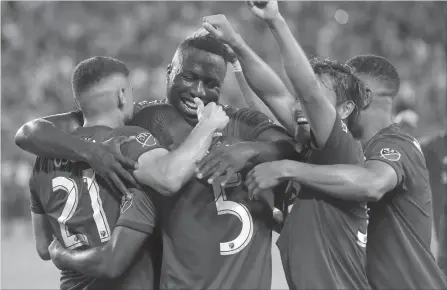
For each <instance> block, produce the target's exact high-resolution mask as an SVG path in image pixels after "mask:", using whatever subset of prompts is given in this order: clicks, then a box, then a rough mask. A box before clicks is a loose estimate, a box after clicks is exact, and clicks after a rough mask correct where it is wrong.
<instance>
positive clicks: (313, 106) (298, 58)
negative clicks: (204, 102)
mask: <svg viewBox="0 0 447 290" xmlns="http://www.w3.org/2000/svg"><path fill="white" fill-rule="evenodd" d="M248 5H249V7H250V10H251V11H252V12H253V13H254V14H255V15H256V16H258V17H259V18H261V19H263V20H264V21H265V22H266V24H267V25H268V26H269V28H270V30H271V31H272V33H273V35H274V37H275V39H276V41H277V43H278V46H279V48H280V51H281V55H282V59H283V63H284V68H285V71H286V73H287V76H288V77H289V79H290V82H291V83H292V86H293V88H294V89H295V92H296V93H297V97H298V99H299V101H300V103H301V106H302V108H303V110H304V112H305V113H306V117H307V119H308V121H309V124H310V127H311V129H312V132H313V135H314V137H315V142H316V144H315V145H316V146H317V147H318V148H322V147H324V145H325V144H326V141H327V140H328V138H329V135H330V133H331V131H332V128H333V126H334V122H335V117H336V111H335V108H334V106H332V104H331V103H330V100H329V99H328V98H327V97H326V96H325V95H324V94H323V90H322V89H321V88H320V84H319V82H318V79H317V77H316V75H315V74H314V72H313V69H312V67H311V65H310V63H309V61H308V59H307V57H306V54H305V53H304V51H303V49H302V48H301V46H300V45H299V44H298V42H297V41H296V40H295V37H294V36H293V34H292V32H291V31H290V29H289V27H288V25H287V23H286V21H285V19H284V18H283V17H282V15H281V14H280V12H279V10H278V3H277V1H274V0H269V1H268V3H267V5H266V6H265V7H264V8H259V7H257V6H255V4H254V2H253V1H248ZM236 51H237V50H236Z"/></svg>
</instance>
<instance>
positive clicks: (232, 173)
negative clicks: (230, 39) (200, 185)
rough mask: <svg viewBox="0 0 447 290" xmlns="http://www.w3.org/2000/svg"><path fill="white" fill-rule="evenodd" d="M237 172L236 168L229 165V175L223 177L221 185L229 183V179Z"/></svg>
mask: <svg viewBox="0 0 447 290" xmlns="http://www.w3.org/2000/svg"><path fill="white" fill-rule="evenodd" d="M234 174H236V170H234V169H233V168H232V167H229V168H228V169H227V175H226V176H225V177H224V178H223V180H222V182H221V183H220V185H221V186H225V185H227V183H228V181H230V179H231V177H232V176H233V175H234Z"/></svg>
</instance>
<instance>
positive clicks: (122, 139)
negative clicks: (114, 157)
mask: <svg viewBox="0 0 447 290" xmlns="http://www.w3.org/2000/svg"><path fill="white" fill-rule="evenodd" d="M135 138H136V137H135V136H119V137H118V138H117V139H118V140H117V143H118V144H119V145H123V144H126V143H129V142H130V141H133V140H135Z"/></svg>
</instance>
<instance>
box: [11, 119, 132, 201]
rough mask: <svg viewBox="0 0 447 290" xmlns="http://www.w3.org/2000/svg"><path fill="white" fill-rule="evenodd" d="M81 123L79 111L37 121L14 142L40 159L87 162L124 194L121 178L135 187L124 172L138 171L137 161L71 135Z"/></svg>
mask: <svg viewBox="0 0 447 290" xmlns="http://www.w3.org/2000/svg"><path fill="white" fill-rule="evenodd" d="M82 124H83V117H82V113H81V112H80V111H76V112H69V113H63V114H58V115H52V116H48V117H44V118H39V119H35V120H32V121H30V122H28V123H26V124H25V125H23V126H22V127H21V128H20V129H19V130H18V131H17V133H16V136H15V142H16V144H17V146H19V147H20V148H21V149H23V150H25V151H28V152H30V153H33V154H35V155H38V156H42V157H48V158H55V159H67V160H72V161H82V162H87V163H88V164H90V166H91V167H92V168H93V170H94V171H95V172H97V173H98V174H99V175H100V176H101V177H103V178H104V179H105V181H106V182H107V183H108V184H109V185H110V186H112V187H113V188H115V189H117V190H118V191H119V192H121V193H125V192H126V191H127V189H126V187H125V186H124V184H123V182H122V181H121V179H120V178H122V179H123V180H125V181H127V182H128V183H129V184H131V185H136V182H135V180H134V178H133V177H132V175H131V174H130V173H129V172H127V170H126V169H125V168H129V169H134V168H136V167H137V164H136V162H134V161H133V160H132V159H130V158H127V157H124V156H123V155H121V154H119V153H117V152H114V151H113V150H110V149H109V148H108V147H107V146H104V145H102V144H99V143H97V144H96V143H92V142H86V141H84V140H81V139H80V138H78V137H76V136H73V135H71V134H70V133H72V132H73V131H74V130H75V129H76V128H78V127H80V126H82ZM123 166H124V167H123Z"/></svg>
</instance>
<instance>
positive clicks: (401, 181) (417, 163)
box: [365, 124, 446, 289]
mask: <svg viewBox="0 0 447 290" xmlns="http://www.w3.org/2000/svg"><path fill="white" fill-rule="evenodd" d="M365 156H366V159H367V160H379V161H382V162H385V163H387V164H388V165H390V166H391V167H393V169H394V170H395V171H396V173H397V176H398V184H397V186H396V187H395V188H394V189H393V190H392V191H390V192H388V193H386V195H385V196H384V197H383V198H382V199H381V200H380V201H379V202H377V203H372V204H371V205H370V207H371V212H370V216H371V217H370V223H369V228H368V233H369V235H368V247H367V259H368V264H367V274H368V279H369V281H370V284H371V286H372V287H374V288H376V289H446V285H445V281H444V277H443V274H442V273H441V271H440V269H439V268H438V267H437V266H436V263H435V260H434V259H433V256H432V254H431V253H430V241H431V234H432V233H431V230H432V205H431V192H430V184H429V180H428V172H427V169H426V166H425V160H424V156H423V154H422V152H421V148H420V146H419V143H418V142H417V141H416V139H414V138H413V137H411V136H409V135H407V134H405V133H403V132H402V131H401V130H400V128H399V127H398V126H397V125H395V124H393V125H391V126H389V127H387V128H385V129H383V130H381V131H380V132H379V133H378V134H377V135H376V136H375V137H374V138H373V139H372V140H371V141H370V142H369V144H367V146H365Z"/></svg>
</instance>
